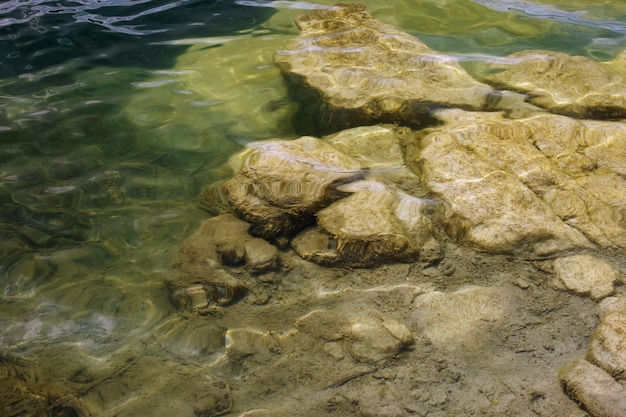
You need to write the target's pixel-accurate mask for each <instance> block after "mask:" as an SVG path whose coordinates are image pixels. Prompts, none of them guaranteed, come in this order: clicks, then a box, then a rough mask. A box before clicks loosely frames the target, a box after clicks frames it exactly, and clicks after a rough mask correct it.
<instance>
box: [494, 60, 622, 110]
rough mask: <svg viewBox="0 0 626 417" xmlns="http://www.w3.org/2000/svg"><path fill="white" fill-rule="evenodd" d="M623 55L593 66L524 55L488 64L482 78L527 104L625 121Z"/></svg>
mask: <svg viewBox="0 0 626 417" xmlns="http://www.w3.org/2000/svg"><path fill="white" fill-rule="evenodd" d="M625 58H626V52H623V53H622V54H621V55H620V56H618V57H617V58H616V59H615V60H614V61H611V62H596V61H593V60H591V59H589V58H585V57H582V56H570V55H567V54H564V53H560V52H553V51H524V52H517V53H514V54H512V55H509V56H508V57H507V58H506V59H505V60H502V61H499V62H498V63H495V64H492V66H491V70H492V71H493V73H492V74H490V75H489V76H487V77H486V80H487V81H488V82H490V83H493V84H495V85H497V86H498V87H504V88H509V89H512V90H515V91H520V92H523V93H527V94H528V95H529V98H528V100H529V101H530V102H531V103H532V104H534V105H537V106H540V107H544V108H546V109H548V110H550V111H553V112H555V113H559V114H564V115H568V116H575V117H590V118H610V119H617V118H624V117H626V68H625V67H624V65H623V62H622V61H624V59H625Z"/></svg>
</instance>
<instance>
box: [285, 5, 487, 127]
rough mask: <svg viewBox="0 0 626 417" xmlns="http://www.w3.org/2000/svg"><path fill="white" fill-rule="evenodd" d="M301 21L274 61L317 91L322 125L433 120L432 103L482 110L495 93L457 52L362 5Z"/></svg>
mask: <svg viewBox="0 0 626 417" xmlns="http://www.w3.org/2000/svg"><path fill="white" fill-rule="evenodd" d="M296 24H297V25H298V27H299V28H300V29H301V31H302V32H301V33H300V35H299V36H298V37H296V38H295V39H293V40H292V41H290V42H289V43H288V44H287V45H286V46H285V47H284V49H283V50H281V51H279V52H277V53H276V55H275V57H274V60H275V62H276V64H277V65H278V66H279V67H280V69H281V70H282V72H283V73H284V74H285V75H286V77H287V79H288V80H290V81H292V83H293V84H294V85H296V86H299V87H304V88H305V89H306V90H310V91H312V92H314V93H315V94H314V96H315V97H314V99H315V100H316V103H315V104H314V106H313V107H318V106H319V110H318V111H315V110H313V109H311V108H308V109H307V110H306V111H307V112H309V113H310V115H311V116H310V117H311V118H312V119H314V120H316V122H317V123H318V126H321V127H320V129H328V128H330V127H331V126H332V128H334V129H335V130H337V129H340V128H346V127H352V126H358V125H366V124H372V123H380V122H401V123H402V124H405V125H412V126H421V125H423V124H424V123H428V122H431V121H432V119H431V118H430V117H429V116H428V113H429V111H430V107H432V106H445V107H460V108H465V109H472V110H478V109H483V108H485V107H486V106H487V104H488V102H489V100H490V96H491V95H492V94H493V93H494V91H493V90H492V89H491V87H489V86H487V85H485V84H481V83H479V82H477V81H476V80H474V79H473V78H472V77H471V76H470V75H469V74H467V73H466V72H465V71H464V70H463V69H462V68H461V66H460V65H459V64H458V63H457V62H456V61H455V59H454V58H452V57H450V56H446V55H442V54H439V53H437V52H435V51H433V50H432V49H430V48H429V47H428V46H426V45H425V44H423V43H422V42H421V41H419V40H418V39H417V38H415V37H414V36H411V35H409V34H407V33H405V32H402V31H400V30H398V29H396V28H395V27H393V26H390V25H387V24H384V23H382V22H380V21H378V20H376V19H374V18H372V16H370V15H369V13H367V12H366V11H365V6H363V5H360V4H344V5H337V6H334V7H330V8H325V9H320V10H316V11H314V12H312V13H310V14H306V15H302V16H299V17H298V18H297V19H296ZM318 100H319V101H318Z"/></svg>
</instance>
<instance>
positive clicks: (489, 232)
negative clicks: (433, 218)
mask: <svg viewBox="0 0 626 417" xmlns="http://www.w3.org/2000/svg"><path fill="white" fill-rule="evenodd" d="M438 117H439V118H440V119H441V120H442V121H444V122H445V124H444V125H443V126H441V127H437V128H432V129H429V130H426V131H424V133H423V136H422V138H421V139H420V140H419V141H417V142H416V143H413V144H412V145H409V146H408V151H407V162H408V163H409V165H411V166H412V167H413V168H414V170H415V171H416V172H418V173H419V174H421V175H422V178H423V180H424V182H425V184H424V185H425V186H426V187H428V188H429V189H430V190H432V191H433V192H434V193H435V194H436V195H438V196H439V197H441V199H442V200H444V201H445V202H446V203H447V204H448V205H449V208H450V214H449V220H448V223H449V224H448V226H449V230H450V231H451V233H453V234H456V235H457V237H459V238H460V239H465V240H466V241H468V242H470V243H473V244H475V245H478V246H479V247H482V248H484V249H486V250H489V251H512V250H515V249H523V248H524V247H525V248H526V249H530V250H531V251H533V252H535V253H536V254H539V255H545V254H548V253H554V252H558V251H562V250H566V249H571V248H580V247H588V246H590V241H591V242H593V243H595V244H598V245H600V246H603V247H626V223H625V222H624V220H623V213H624V211H625V210H626V199H625V198H624V195H626V180H625V179H624V178H623V176H622V175H621V174H620V169H621V168H620V167H623V166H626V157H624V156H622V155H621V154H620V152H613V151H612V148H613V147H614V146H615V145H613V143H614V142H615V141H617V142H620V141H623V140H625V138H626V125H624V124H622V123H616V122H587V121H576V120H572V119H568V118H566V117H563V116H554V115H547V114H540V115H536V116H533V117H530V118H526V119H519V120H511V119H505V118H504V117H502V115H501V114H499V113H480V112H474V113H469V112H463V111H460V110H445V111H440V112H438ZM605 182H606V183H608V184H610V185H608V186H602V187H600V188H599V185H601V184H603V183H605Z"/></svg>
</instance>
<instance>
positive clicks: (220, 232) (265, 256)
mask: <svg viewBox="0 0 626 417" xmlns="http://www.w3.org/2000/svg"><path fill="white" fill-rule="evenodd" d="M249 228H250V225H249V224H248V223H246V222H244V221H242V220H239V219H237V218H236V217H235V216H233V215H232V214H223V215H220V216H216V217H212V218H210V219H207V220H205V221H204V222H203V223H202V224H201V225H200V227H199V228H198V230H197V231H196V232H195V233H194V234H193V235H191V236H190V237H189V238H188V239H187V240H186V241H184V242H183V243H182V244H181V245H180V247H179V254H178V257H177V258H176V259H175V261H174V267H175V268H176V269H179V270H185V269H193V268H195V267H204V266H210V267H211V268H214V267H215V264H216V263H217V265H219V264H221V265H223V266H242V267H245V268H246V269H248V270H250V271H252V272H265V271H268V270H273V269H275V268H276V267H277V263H278V250H277V249H276V247H274V246H272V245H271V244H269V243H268V242H266V241H265V240H263V239H259V238H254V237H252V236H250V235H249V234H248V229H249Z"/></svg>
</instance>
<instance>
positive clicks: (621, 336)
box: [587, 310, 626, 379]
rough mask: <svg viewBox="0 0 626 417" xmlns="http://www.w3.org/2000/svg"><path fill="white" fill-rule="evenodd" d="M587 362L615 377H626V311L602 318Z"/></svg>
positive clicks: (595, 332)
mask: <svg viewBox="0 0 626 417" xmlns="http://www.w3.org/2000/svg"><path fill="white" fill-rule="evenodd" d="M587 360H588V361H590V362H592V363H594V364H596V365H597V366H599V367H601V368H602V369H604V370H605V371H607V372H608V373H610V374H611V375H613V376H614V377H616V378H618V379H624V378H625V377H626V311H625V310H622V311H616V312H613V313H609V314H607V315H606V316H604V317H603V318H602V321H601V322H600V324H599V325H598V327H597V328H596V330H595V331H594V333H593V336H592V338H591V344H590V345H589V351H588V352H587Z"/></svg>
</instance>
